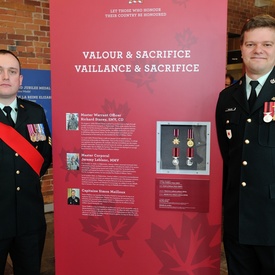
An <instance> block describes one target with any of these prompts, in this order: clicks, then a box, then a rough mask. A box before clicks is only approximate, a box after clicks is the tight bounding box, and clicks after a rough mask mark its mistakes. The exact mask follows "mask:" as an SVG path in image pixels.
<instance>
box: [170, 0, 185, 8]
mask: <svg viewBox="0 0 275 275" xmlns="http://www.w3.org/2000/svg"><path fill="white" fill-rule="evenodd" d="M188 1H189V0H173V2H174V3H175V4H177V5H180V6H181V5H184V7H186V3H187V2H188Z"/></svg>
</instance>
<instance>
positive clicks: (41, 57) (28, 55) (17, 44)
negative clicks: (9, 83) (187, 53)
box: [0, 0, 275, 203]
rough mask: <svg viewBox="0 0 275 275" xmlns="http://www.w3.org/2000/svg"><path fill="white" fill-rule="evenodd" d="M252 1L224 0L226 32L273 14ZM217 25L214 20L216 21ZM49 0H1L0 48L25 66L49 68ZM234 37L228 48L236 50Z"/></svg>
mask: <svg viewBox="0 0 275 275" xmlns="http://www.w3.org/2000/svg"><path fill="white" fill-rule="evenodd" d="M254 2H255V0H247V1H244V0H242V1H240V0H228V27H227V30H228V32H230V33H235V34H239V33H240V31H241V28H242V26H243V24H244V23H245V21H246V19H247V18H250V17H251V16H254V15H257V14H261V13H268V14H270V15H272V16H274V17H275V3H274V4H273V6H270V7H262V8H258V7H255V6H254ZM217 24H218V22H217ZM49 35H50V30H49V0H41V1H36V0H1V3H0V48H4V49H9V50H11V51H13V52H14V53H16V54H17V55H18V57H19V58H20V60H21V62H22V67H23V68H26V69H40V70H49V69H50V38H49ZM238 48H239V46H238V39H236V41H234V40H233V42H232V41H231V42H230V44H229V45H228V49H229V50H230V49H238ZM52 175H53V171H52V168H50V169H49V170H48V172H47V174H46V175H45V176H44V177H43V194H44V198H45V202H46V203H51V202H53V179H52Z"/></svg>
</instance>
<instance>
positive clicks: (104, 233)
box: [80, 215, 138, 257]
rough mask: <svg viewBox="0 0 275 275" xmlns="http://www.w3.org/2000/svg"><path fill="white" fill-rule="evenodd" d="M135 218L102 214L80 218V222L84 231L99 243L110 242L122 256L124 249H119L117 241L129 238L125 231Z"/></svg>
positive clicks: (129, 227) (133, 222)
mask: <svg viewBox="0 0 275 275" xmlns="http://www.w3.org/2000/svg"><path fill="white" fill-rule="evenodd" d="M137 220H138V219H137V218H136V217H131V216H129V217H128V216H127V217H126V216H110V215H104V216H100V217H88V218H87V219H80V222H81V223H82V226H83V231H84V232H86V233H87V234H89V235H92V236H94V237H96V238H98V240H99V243H98V244H99V245H104V244H107V243H112V244H113V247H114V249H115V251H116V253H117V254H118V255H119V256H120V257H122V255H123V253H124V251H123V250H121V249H120V247H119V245H118V241H120V240H129V237H128V235H127V233H128V231H129V230H130V229H131V228H132V226H133V225H134V224H135V223H136V222H137Z"/></svg>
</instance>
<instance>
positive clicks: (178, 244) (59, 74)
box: [50, 0, 227, 275]
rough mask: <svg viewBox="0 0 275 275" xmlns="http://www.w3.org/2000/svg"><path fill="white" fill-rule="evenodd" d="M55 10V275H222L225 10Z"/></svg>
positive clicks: (217, 4)
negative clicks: (220, 133)
mask: <svg viewBox="0 0 275 275" xmlns="http://www.w3.org/2000/svg"><path fill="white" fill-rule="evenodd" d="M50 9H51V14H50V16H51V26H50V27H51V61H52V64H51V71H52V102H53V105H52V107H53V150H54V161H53V165H54V202H55V212H54V214H55V221H54V223H55V262H56V274H57V275H63V274H66V275H71V274H75V273H78V274H91V273H93V274H97V275H110V274H114V275H120V274H131V275H140V274H144V275H155V274H166V275H175V274H179V275H182V274H202V275H205V274H210V275H218V274H219V272H220V268H219V261H220V239H221V178H222V177H221V171H222V167H221V165H222V164H221V163H222V162H221V157H220V153H219V149H218V146H217V138H216V132H215V121H214V110H215V105H216V101H217V97H218V93H219V91H220V90H222V88H223V87H224V77H225V68H226V66H225V62H226V14H227V1H225V0H210V1H207V2H204V1H194V0H159V1H153V0H142V1H132V0H130V1H129V0H126V1H110V2H106V1H103V2H100V3H97V4H95V3H94V2H92V1H88V0H83V1H81V4H80V3H79V2H74V1H65V0H59V1H52V2H51V5H50ZM217 22H218V24H217Z"/></svg>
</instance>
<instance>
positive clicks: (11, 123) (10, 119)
mask: <svg viewBox="0 0 275 275" xmlns="http://www.w3.org/2000/svg"><path fill="white" fill-rule="evenodd" d="M3 110H4V111H5V113H6V114H7V119H8V122H9V125H10V126H12V127H14V121H13V119H12V118H11V110H12V109H11V107H10V106H5V107H4V108H3Z"/></svg>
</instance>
